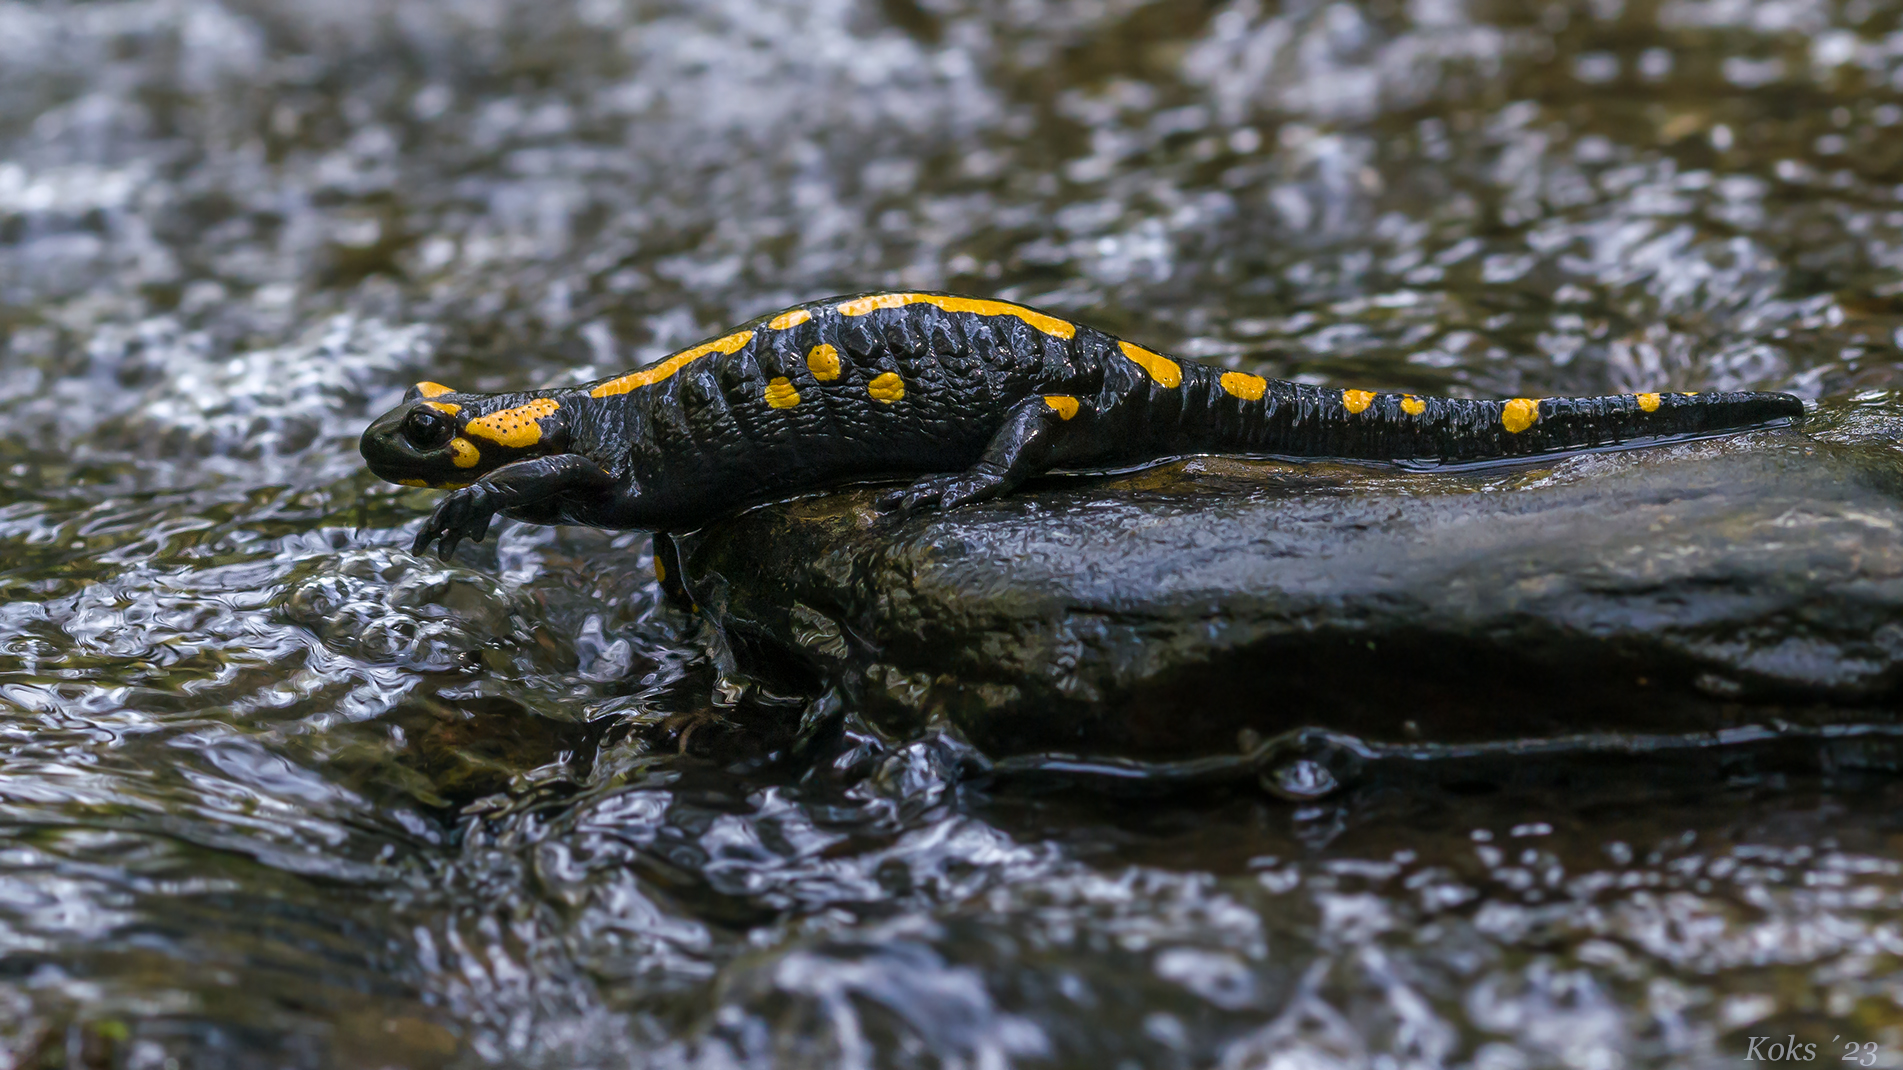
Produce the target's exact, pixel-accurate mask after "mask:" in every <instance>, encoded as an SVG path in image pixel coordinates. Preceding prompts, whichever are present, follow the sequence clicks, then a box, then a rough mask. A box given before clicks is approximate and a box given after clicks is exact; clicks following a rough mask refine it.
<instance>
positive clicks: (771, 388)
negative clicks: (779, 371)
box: [766, 375, 800, 409]
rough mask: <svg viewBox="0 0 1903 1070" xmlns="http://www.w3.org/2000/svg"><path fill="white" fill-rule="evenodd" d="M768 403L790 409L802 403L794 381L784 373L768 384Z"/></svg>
mask: <svg viewBox="0 0 1903 1070" xmlns="http://www.w3.org/2000/svg"><path fill="white" fill-rule="evenodd" d="M766 403H767V404H768V405H771V406H773V407H774V408H776V409H790V408H792V407H793V406H795V405H798V404H799V403H800V392H799V391H797V390H795V389H793V381H792V380H791V379H788V378H787V377H786V376H784V375H782V376H780V377H779V378H777V379H775V380H773V381H772V382H770V383H768V384H767V385H766Z"/></svg>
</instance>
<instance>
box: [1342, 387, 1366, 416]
mask: <svg viewBox="0 0 1903 1070" xmlns="http://www.w3.org/2000/svg"><path fill="white" fill-rule="evenodd" d="M1372 404H1374V391H1372V390H1343V391H1342V392H1341V407H1342V408H1344V409H1347V410H1348V411H1349V412H1357V413H1358V412H1363V411H1365V410H1366V409H1367V407H1368V406H1370V405H1372Z"/></svg>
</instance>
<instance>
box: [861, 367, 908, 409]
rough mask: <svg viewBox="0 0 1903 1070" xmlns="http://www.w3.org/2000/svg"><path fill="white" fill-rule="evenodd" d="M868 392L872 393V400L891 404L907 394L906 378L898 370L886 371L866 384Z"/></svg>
mask: <svg viewBox="0 0 1903 1070" xmlns="http://www.w3.org/2000/svg"><path fill="white" fill-rule="evenodd" d="M866 393H868V394H871V395H872V400H874V401H883V402H885V403H886V404H887V405H890V404H892V403H893V402H895V401H897V400H899V399H900V398H902V397H904V396H905V380H903V379H901V378H899V376H898V373H897V372H886V373H885V374H884V375H881V376H879V377H878V378H876V379H874V380H872V381H871V382H869V383H867V384H866Z"/></svg>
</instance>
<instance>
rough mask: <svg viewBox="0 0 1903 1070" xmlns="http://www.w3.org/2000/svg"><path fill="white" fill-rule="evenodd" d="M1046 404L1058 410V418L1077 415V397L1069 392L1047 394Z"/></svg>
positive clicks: (1064, 418) (1068, 417) (1063, 418)
mask: <svg viewBox="0 0 1903 1070" xmlns="http://www.w3.org/2000/svg"><path fill="white" fill-rule="evenodd" d="M1044 404H1046V405H1049V406H1050V407H1051V408H1053V409H1056V410H1057V418H1058V419H1060V420H1068V419H1070V418H1071V417H1073V416H1075V415H1077V399H1076V398H1074V397H1071V396H1070V395H1068V394H1046V395H1044Z"/></svg>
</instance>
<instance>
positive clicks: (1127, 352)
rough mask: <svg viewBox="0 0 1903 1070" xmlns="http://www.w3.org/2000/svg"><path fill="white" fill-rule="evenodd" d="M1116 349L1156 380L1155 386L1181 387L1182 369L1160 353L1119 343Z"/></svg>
mask: <svg viewBox="0 0 1903 1070" xmlns="http://www.w3.org/2000/svg"><path fill="white" fill-rule="evenodd" d="M1117 348H1118V349H1121V350H1123V355H1124V356H1126V357H1128V358H1130V361H1131V362H1132V363H1134V364H1135V365H1136V366H1137V367H1139V368H1142V369H1143V371H1144V373H1145V374H1147V375H1148V376H1149V377H1150V378H1152V379H1154V380H1156V385H1158V386H1165V387H1170V388H1172V389H1173V388H1175V387H1179V386H1182V385H1183V367H1182V365H1180V364H1178V363H1176V362H1175V361H1173V360H1171V359H1170V358H1168V357H1166V356H1164V355H1162V354H1161V353H1152V352H1150V351H1149V350H1147V349H1145V348H1143V347H1142V346H1140V345H1133V344H1131V343H1129V342H1124V341H1119V342H1118V343H1117Z"/></svg>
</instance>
